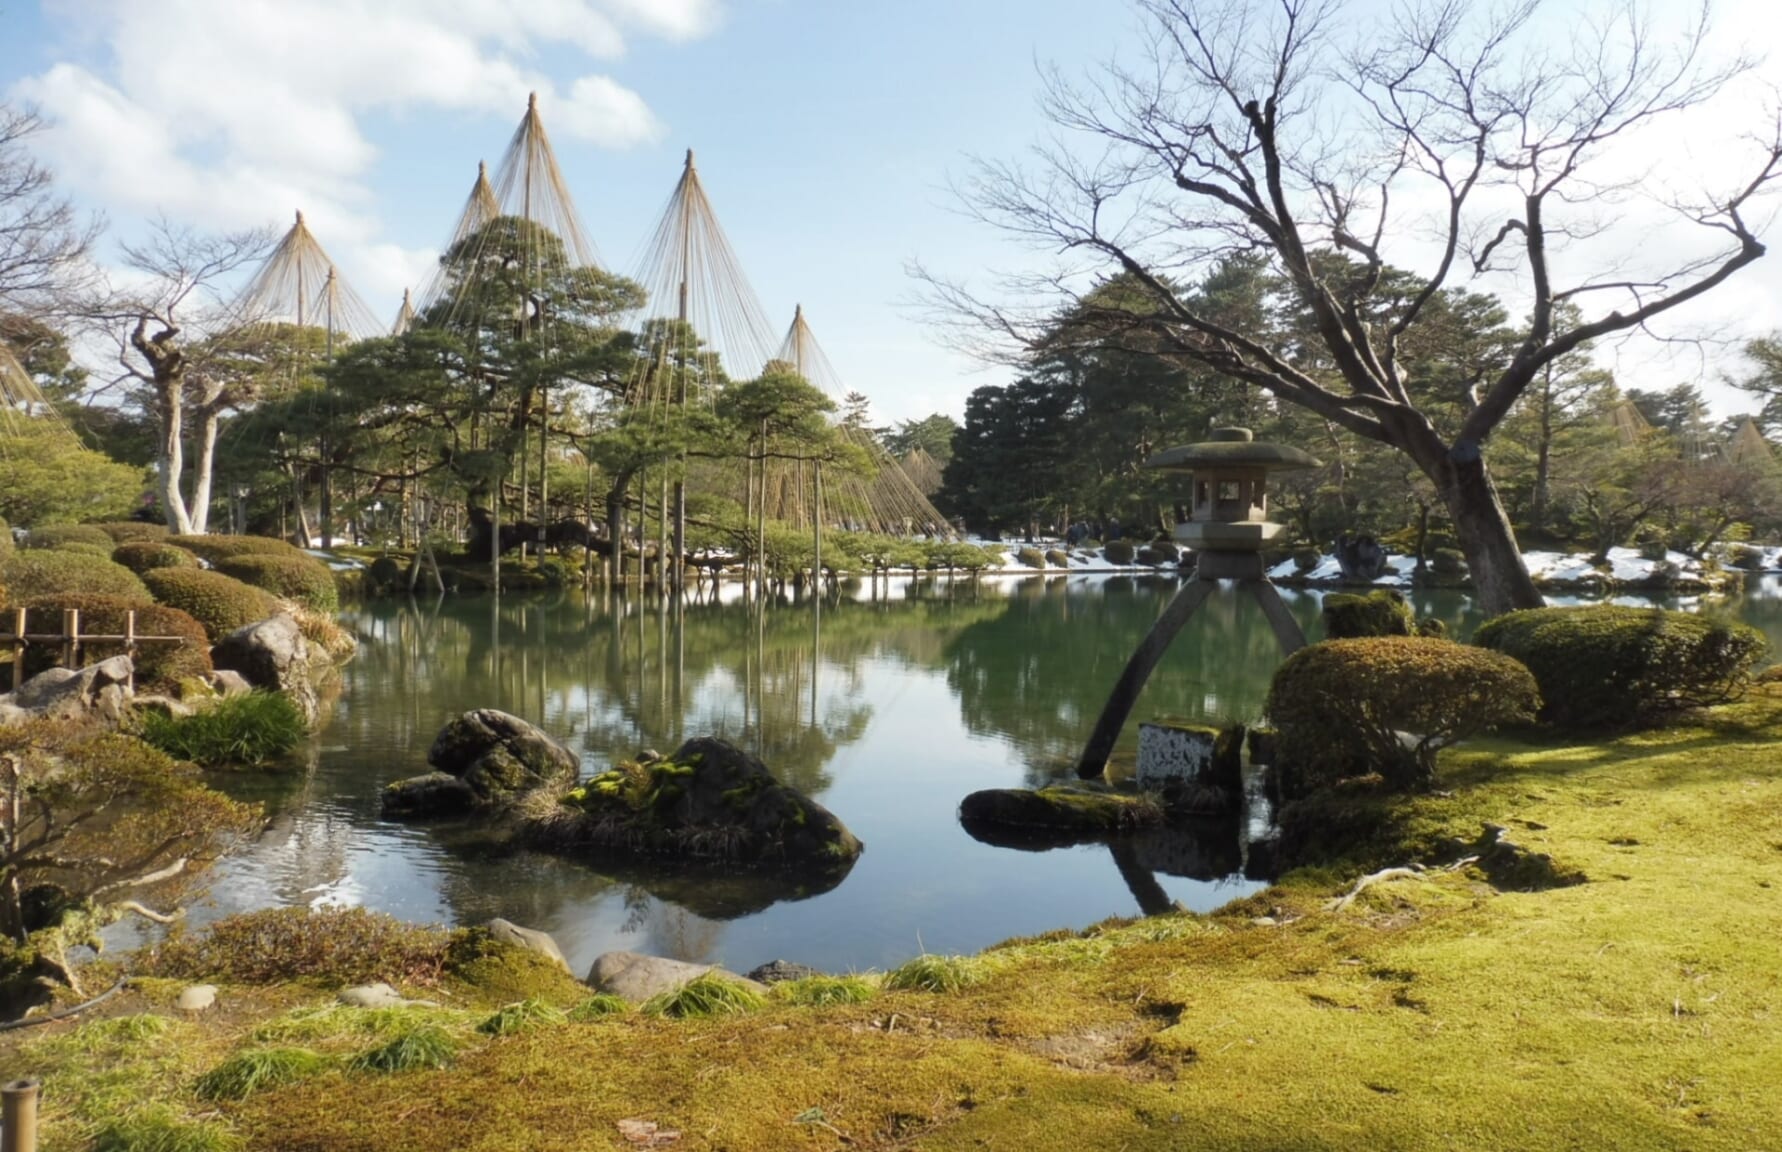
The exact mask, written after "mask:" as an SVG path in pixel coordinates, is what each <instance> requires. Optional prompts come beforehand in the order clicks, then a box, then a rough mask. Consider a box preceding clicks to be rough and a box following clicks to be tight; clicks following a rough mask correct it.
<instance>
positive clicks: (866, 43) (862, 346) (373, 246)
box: [0, 0, 1782, 421]
mask: <svg viewBox="0 0 1782 1152" xmlns="http://www.w3.org/2000/svg"><path fill="white" fill-rule="evenodd" d="M1593 2H1594V0H1562V3H1564V4H1585V5H1588V4H1590V3H1593ZM0 4H4V5H5V7H3V8H0V45H4V48H3V49H0V94H5V95H7V96H10V97H12V98H24V99H34V100H36V101H38V102H39V103H40V104H41V105H42V106H43V107H44V110H45V111H46V112H47V113H48V114H49V115H50V116H51V117H52V118H54V119H55V120H56V121H57V127H56V128H55V129H54V130H53V132H52V133H50V134H49V135H47V136H46V137H45V138H44V139H43V140H42V141H41V144H42V151H43V153H44V155H45V157H46V158H47V159H48V161H49V162H50V163H51V164H52V166H54V167H55V168H56V169H57V171H58V173H59V175H60V176H61V178H62V180H63V183H64V186H65V187H67V188H68V189H69V190H70V191H71V192H72V193H73V194H74V195H76V196H77V198H78V199H79V200H80V201H81V202H82V203H83V204H85V205H87V206H90V207H92V208H95V209H99V210H102V211H104V212H105V213H106V214H107V215H108V216H109V218H110V219H111V221H112V223H113V230H114V232H116V233H120V234H125V235H127V234H128V233H129V232H130V230H131V229H132V228H134V227H136V226H138V224H139V222H140V220H141V219H142V218H143V217H144V216H145V215H146V214H148V213H150V212H152V211H155V210H165V211H166V212H168V213H169V214H170V215H172V216H174V217H175V218H178V219H181V220H184V221H188V222H190V223H193V224H198V225H203V226H209V227H218V228H222V227H242V226H247V225H251V224H257V223H278V224H281V225H282V224H283V223H285V222H287V221H288V220H289V219H290V214H291V212H292V210H293V209H297V208H302V209H304V210H305V211H306V214H307V216H308V219H309V221H310V223H311V225H312V227H313V229H314V230H315V231H316V233H317V235H318V236H319V238H320V239H321V240H322V242H323V243H324V244H325V245H326V246H327V247H328V248H329V250H330V252H331V253H332V254H333V256H334V257H335V259H336V261H337V262H338V263H339V264H340V265H341V267H342V269H343V270H344V271H345V273H346V274H347V276H348V278H349V279H350V280H351V282H352V283H353V284H354V285H355V286H356V287H357V289H358V291H359V293H360V294H361V295H362V296H364V297H365V298H366V299H367V301H368V302H369V303H370V304H371V305H372V307H373V309H374V310H375V311H376V312H377V313H378V314H379V315H381V316H393V315H394V313H395V310H396V307H397V303H398V301H399V299H400V297H401V290H402V288H403V287H404V286H405V285H414V286H416V287H419V285H420V284H421V282H422V281H423V280H424V278H425V275H426V271H427V269H428V268H429V267H430V263H431V260H432V258H433V254H434V252H435V251H436V250H437V248H438V246H439V245H440V244H442V243H443V242H444V241H445V239H446V238H447V234H448V233H449V231H450V228H451V226H452V224H453V222H454V219H455V216H456V213H457V211H458V209H459V207H460V206H461V204H462V201H463V198H464V195H465V193H466V192H467V191H468V189H469V186H470V182H471V180H472V179H473V177H474V174H475V169H476V163H477V161H478V160H479V159H486V160H488V161H489V162H490V163H491V164H493V163H494V162H495V161H496V160H498V159H499V156H500V153H501V150H502V148H503V146H504V144H505V143H506V141H507V138H508V136H509V134H510V133H511V132H512V130H513V126H514V124H515V123H516V122H517V120H518V118H519V116H520V114H521V113H522V111H523V110H524V107H525V94H526V92H527V91H529V90H531V89H534V88H536V89H538V90H539V91H540V93H541V97H540V106H541V109H542V113H543V116H544V119H545V123H546V124H547V126H548V127H549V129H550V131H551V133H552V136H553V139H554V142H555V144H556V146H557V151H558V155H559V159H560V162H561V164H562V166H563V168H564V170H565V173H566V175H567V177H568V180H569V184H570V187H571V189H572V191H573V193H574V196H575V198H576V202H577V206H578V208H579V209H580V212H581V215H582V218H583V221H584V223H585V224H586V226H587V229H588V232H589V234H590V235H591V237H592V238H593V240H594V242H595V244H596V245H597V247H598V248H599V251H600V254H601V256H602V258H603V260H604V261H605V262H606V263H607V264H608V265H609V266H610V267H613V268H615V269H617V270H619V271H623V272H631V271H634V270H635V269H634V264H635V262H636V260H637V258H638V256H639V254H640V250H641V248H642V245H643V242H644V240H645V239H646V238H647V236H648V234H649V231H650V229H651V227H652V226H653V224H654V222H655V218H656V216H657V214H658V213H659V211H660V210H661V207H662V205H663V203H664V202H665V200H666V198H667V196H668V194H669V191H670V189H671V188H672V186H673V183H674V181H675V179H676V177H677V175H678V173H679V169H680V164H681V157H682V155H683V153H684V151H685V150H686V149H687V148H689V147H692V148H694V149H696V150H697V153H698V156H699V167H700V171H701V174H702V176H703V178H704V181H705V185H706V189H707V192H708V193H709V195H710V196H711V197H712V200H713V202H714V204H715V205H716V208H717V210H718V212H719V214H720V217H721V219H722V221H723V223H724V226H725V228H726V230H727V232H728V234H729V236H730V239H731V241H732V243H733V244H734V246H735V248H736V249H737V251H738V253H739V255H740V257H741V259H742V260H743V263H744V265H745V267H746V268H747V269H748V271H749V273H750V276H751V279H752V281H753V283H754V287H755V289H756V291H757V292H758V294H759V295H760V297H761V299H762V301H763V303H764V304H765V305H766V308H767V310H768V313H769V315H770V317H771V319H772V321H773V324H774V326H775V328H776V329H780V328H783V326H784V325H785V324H786V323H787V322H788V321H789V319H790V316H791V311H792V306H793V304H794V303H798V302H801V303H803V305H804V306H805V309H806V312H807V315H808V317H809V319H810V321H811V323H812V325H813V327H814V329H815V331H816V333H817V336H818V339H819V340H820V341H821V342H822V344H823V345H824V348H825V350H826V351H827V353H828V355H829V358H830V360H831V361H832V362H833V363H834V365H835V366H836V368H837V370H838V373H839V374H840V376H841V377H842V379H843V381H844V382H845V383H846V384H847V385H849V386H851V387H854V388H858V389H860V390H862V391H864V392H866V393H867V394H868V395H870V396H871V397H872V399H873V401H874V406H875V413H876V415H877V416H878V418H879V419H880V420H881V421H888V420H891V419H898V418H910V417H917V416H920V415H923V414H925V413H927V412H930V411H935V410H941V411H948V412H952V413H954V414H957V413H958V412H959V411H960V409H961V407H962V405H963V401H964V397H965V395H966V393H968V392H969V391H970V390H971V389H972V388H973V387H976V386H977V385H979V384H982V383H986V382H999V381H1000V380H1002V379H1004V378H1006V373H1004V372H1002V371H1000V370H984V369H981V368H979V367H978V366H977V365H975V364H973V363H972V362H970V361H968V360H966V359H965V358H963V357H962V356H960V355H958V354H956V353H954V352H951V351H949V350H947V349H945V348H944V347H942V346H941V345H940V343H939V342H938V341H937V339H936V337H935V334H934V333H933V332H931V331H930V330H928V329H927V328H926V327H924V325H923V323H922V321H921V319H920V317H919V315H918V314H917V312H916V310H914V309H912V308H911V307H909V306H908V301H909V300H910V298H911V297H912V296H913V295H914V294H915V292H916V286H915V285H914V284H913V282H912V281H911V280H910V279H909V277H908V276H907V275H906V272H905V267H906V265H907V264H908V262H910V261H911V260H915V259H920V260H922V261H924V262H926V263H929V264H931V265H933V266H935V267H936V268H938V269H941V270H944V271H947V272H952V273H958V274H964V275H968V276H969V275H977V274H981V273H983V272H985V271H987V270H991V269H998V268H1008V267H1010V266H1011V265H1018V264H1020V263H1022V262H1023V261H1024V260H1026V259H1028V257H1027V256H1026V255H1025V254H1024V253H1023V252H1022V250H1021V249H1019V248H1018V247H1015V246H1013V245H1012V244H1011V243H1010V242H1009V241H1008V240H1006V239H1004V238H1002V237H1000V236H998V235H997V234H995V233H994V232H992V231H989V230H987V229H986V228H985V227H984V226H983V225H981V224H977V223H974V222H972V221H969V220H967V219H964V218H963V217H961V216H960V215H959V214H958V212H957V210H956V204H955V201H954V199H953V197H952V195H951V193H950V192H949V191H948V190H947V187H946V185H947V182H948V179H949V177H950V176H957V175H959V174H961V173H963V172H964V170H965V168H966V163H967V162H966V158H967V156H968V155H970V154H981V155H985V156H991V157H1009V156H1014V155H1017V154H1019V153H1020V152H1021V150H1022V149H1024V148H1025V147H1026V146H1027V145H1028V144H1030V143H1031V142H1033V141H1034V140H1035V139H1037V138H1039V137H1041V136H1042V135H1043V134H1044V133H1045V132H1046V124H1045V121H1044V119H1043V117H1042V116H1041V115H1040V113H1039V110H1038V108H1037V104H1036V93H1037V88H1038V84H1037V79H1036V74H1035V62H1036V60H1038V61H1056V62H1058V63H1060V64H1061V65H1063V66H1064V67H1065V68H1066V69H1067V70H1078V69H1082V68H1087V67H1089V66H1091V65H1093V64H1095V63H1097V62H1099V61H1101V60H1103V59H1105V58H1107V57H1108V56H1109V55H1110V54H1111V53H1113V52H1114V51H1116V50H1117V49H1120V48H1122V47H1130V45H1131V42H1132V33H1133V29H1134V27H1135V21H1134V16H1133V13H1132V10H1131V9H1130V8H1129V7H1128V5H1126V4H1125V3H1121V2H1120V0H951V2H944V0H903V2H900V3H874V4H868V3H862V2H858V0H529V2H526V3H519V2H516V0H158V2H157V3H154V4H145V3H141V2H140V0H43V2H42V3H41V4H40V5H39V4H32V3H20V2H19V0H0ZM1372 4H1373V0H1363V4H1362V6H1361V9H1360V14H1361V15H1363V16H1365V13H1366V11H1367V9H1368V7H1369V6H1371V5H1372ZM1778 8H1782V6H1777V5H1775V3H1774V0H1722V4H1721V9H1722V22H1723V23H1724V24H1727V25H1729V26H1730V27H1731V28H1732V29H1733V30H1735V32H1736V33H1737V34H1739V35H1741V36H1744V37H1745V38H1747V39H1748V40H1752V41H1754V42H1756V43H1759V44H1761V43H1763V42H1765V41H1766V40H1769V41H1775V40H1776V39H1777V37H1775V36H1771V35H1768V33H1771V32H1777V33H1782V17H1779V16H1778V15H1777V10H1778ZM1764 265H1765V266H1766V267H1764V268H1762V269H1761V270H1760V274H1759V275H1755V276H1749V277H1747V278H1746V279H1745V281H1744V282H1743V283H1742V286H1741V287H1740V288H1738V289H1735V290H1733V291H1732V292H1730V293H1728V294H1727V295H1726V296H1724V297H1723V298H1722V299H1723V300H1724V304H1723V305H1718V306H1717V307H1718V308H1719V309H1720V310H1719V311H1708V312H1702V313H1700V314H1699V315H1697V316H1694V317H1692V319H1694V320H1696V321H1698V322H1701V323H1705V324H1707V325H1709V326H1712V327H1715V328H1717V329H1719V330H1722V331H1728V330H1731V329H1732V326H1734V325H1741V326H1745V327H1749V328H1750V329H1751V330H1753V331H1763V330H1765V329H1768V328H1775V327H1782V258H1774V257H1773V258H1771V259H1770V260H1767V261H1765V262H1764ZM1608 355H1611V356H1613V357H1630V358H1628V359H1622V360H1617V362H1616V363H1617V366H1618V367H1620V368H1621V369H1622V374H1623V377H1624V379H1626V380H1628V381H1629V382H1631V383H1634V384H1636V385H1640V386H1662V385H1665V384H1668V383H1671V382H1674V381H1675V380H1676V379H1692V378H1709V379H1711V378H1712V377H1713V376H1714V375H1715V374H1717V373H1718V372H1720V371H1722V370H1724V369H1725V368H1727V367H1730V366H1731V361H1730V360H1729V359H1727V358H1725V357H1722V358H1719V359H1709V360H1701V359H1700V358H1699V357H1690V356H1684V357H1682V358H1681V359H1673V360H1671V361H1665V362H1662V363H1657V362H1654V361H1652V360H1651V359H1650V358H1649V357H1647V356H1646V354H1645V353H1635V352H1628V351H1626V350H1616V351H1614V352H1612V353H1609V354H1608Z"/></svg>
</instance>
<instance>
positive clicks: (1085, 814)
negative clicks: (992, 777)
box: [959, 784, 1164, 833]
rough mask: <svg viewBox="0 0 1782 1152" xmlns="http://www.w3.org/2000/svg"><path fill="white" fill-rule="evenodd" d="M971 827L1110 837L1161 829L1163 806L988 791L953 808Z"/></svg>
mask: <svg viewBox="0 0 1782 1152" xmlns="http://www.w3.org/2000/svg"><path fill="white" fill-rule="evenodd" d="M959 819H960V820H961V821H962V822H963V823H965V824H966V825H967V826H968V827H969V826H971V825H1001V826H1004V827H1010V828H1047V829H1059V830H1063V831H1071V832H1085V833H1116V832H1130V831H1132V830H1134V829H1136V828H1151V827H1155V826H1157V825H1159V824H1162V823H1163V820H1164V809H1163V805H1162V804H1160V803H1158V801H1157V800H1156V799H1155V798H1154V797H1152V796H1150V795H1147V794H1145V793H1129V792H1112V791H1107V790H1103V789H1089V788H1072V787H1067V786H1065V785H1060V784H1053V785H1049V786H1047V787H1045V788H1037V789H1030V788H990V789H986V790H985V791H982V792H973V793H972V794H971V795H969V796H967V797H966V798H965V799H964V801H963V802H961V803H960V805H959Z"/></svg>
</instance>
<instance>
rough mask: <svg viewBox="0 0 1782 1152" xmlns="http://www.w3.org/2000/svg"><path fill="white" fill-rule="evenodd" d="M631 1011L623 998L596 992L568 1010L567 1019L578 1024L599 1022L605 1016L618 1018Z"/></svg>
mask: <svg viewBox="0 0 1782 1152" xmlns="http://www.w3.org/2000/svg"><path fill="white" fill-rule="evenodd" d="M629 1011H631V1005H629V1004H627V1003H626V1002H625V998H624V997H623V996H614V995H613V994H612V993H611V992H596V993H595V994H594V995H592V996H590V997H588V998H587V999H586V1000H583V1001H582V1002H581V1003H580V1004H577V1005H576V1006H575V1007H574V1008H571V1009H570V1010H569V1018H570V1019H571V1020H573V1021H575V1022H576V1023H578V1024H581V1023H586V1022H588V1021H590V1020H599V1019H601V1018H602V1017H605V1016H618V1015H622V1014H623V1013H626V1012H629Z"/></svg>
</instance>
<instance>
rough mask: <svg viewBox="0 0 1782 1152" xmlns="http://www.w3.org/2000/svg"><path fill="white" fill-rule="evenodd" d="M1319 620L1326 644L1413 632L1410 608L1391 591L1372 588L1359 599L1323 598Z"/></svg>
mask: <svg viewBox="0 0 1782 1152" xmlns="http://www.w3.org/2000/svg"><path fill="white" fill-rule="evenodd" d="M1323 616H1324V638H1325V639H1326V640H1359V639H1361V638H1363V637H1367V636H1409V635H1411V634H1412V633H1413V632H1414V631H1415V629H1416V620H1415V618H1414V617H1413V615H1412V613H1411V606H1410V605H1409V604H1407V603H1405V598H1404V596H1403V595H1402V594H1401V593H1400V592H1398V591H1397V590H1396V589H1393V588H1376V589H1375V590H1374V591H1372V592H1368V593H1365V594H1363V595H1356V594H1354V593H1351V592H1332V593H1330V594H1328V595H1326V596H1325V597H1324V604H1323Z"/></svg>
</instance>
